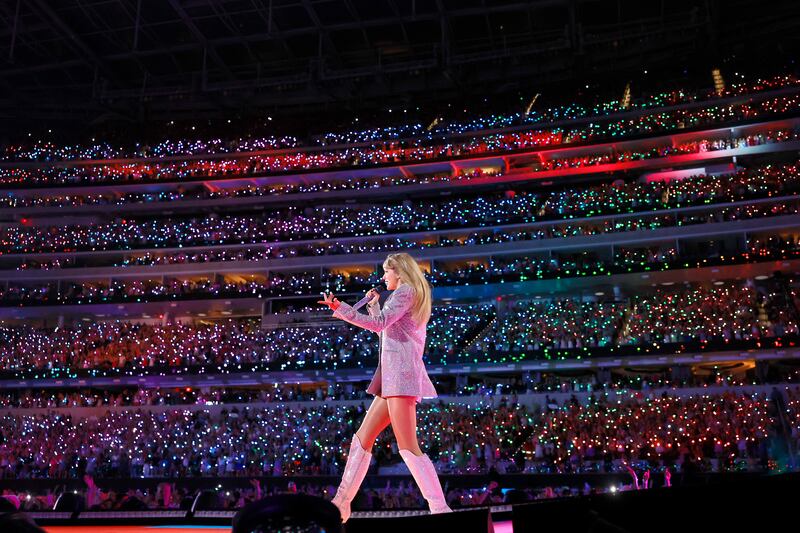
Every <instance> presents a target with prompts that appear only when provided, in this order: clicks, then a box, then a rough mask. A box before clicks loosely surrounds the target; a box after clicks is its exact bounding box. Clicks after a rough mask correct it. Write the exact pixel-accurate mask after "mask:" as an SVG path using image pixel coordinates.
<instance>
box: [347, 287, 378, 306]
mask: <svg viewBox="0 0 800 533" xmlns="http://www.w3.org/2000/svg"><path fill="white" fill-rule="evenodd" d="M373 289H374V290H377V289H376V288H375V287H373V288H372V289H370V290H373ZM367 292H369V291H367ZM369 301H370V297H369V296H364V297H363V298H361V299H360V300H359V301H358V303H357V304H356V305H354V306H353V309H355V310H358V309H361V308H362V307H364V306H365V305H367V302H369Z"/></svg>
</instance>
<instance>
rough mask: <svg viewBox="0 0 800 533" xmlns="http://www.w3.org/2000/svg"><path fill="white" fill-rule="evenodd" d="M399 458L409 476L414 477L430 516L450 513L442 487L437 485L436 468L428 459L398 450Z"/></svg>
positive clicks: (424, 456) (408, 451) (425, 456)
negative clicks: (406, 468) (408, 471)
mask: <svg viewBox="0 0 800 533" xmlns="http://www.w3.org/2000/svg"><path fill="white" fill-rule="evenodd" d="M400 456H401V457H402V458H403V461H405V463H406V466H408V469H409V470H410V471H411V475H412V476H414V481H416V482H417V486H418V487H419V490H420V492H422V497H423V498H425V499H426V500H427V501H428V507H429V508H430V510H431V514H438V513H449V512H452V509H450V507H448V505H447V501H446V500H445V497H444V492H442V485H441V483H439V476H438V475H436V468H434V466H433V463H432V462H431V460H430V458H429V457H428V456H427V455H425V454H422V455H420V456H417V455H414V454H413V453H412V452H411V451H410V450H400Z"/></svg>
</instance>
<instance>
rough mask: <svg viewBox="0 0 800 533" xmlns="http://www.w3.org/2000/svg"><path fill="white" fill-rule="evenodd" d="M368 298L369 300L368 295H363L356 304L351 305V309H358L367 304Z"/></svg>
mask: <svg viewBox="0 0 800 533" xmlns="http://www.w3.org/2000/svg"><path fill="white" fill-rule="evenodd" d="M369 300H370V298H369V296H364V297H363V298H361V299H360V300H359V301H358V303H357V304H356V305H354V306H353V309H354V310H356V311H358V310H359V309H361V308H362V307H364V306H365V305H367V302H369Z"/></svg>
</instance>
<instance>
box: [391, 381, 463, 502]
mask: <svg viewBox="0 0 800 533" xmlns="http://www.w3.org/2000/svg"><path fill="white" fill-rule="evenodd" d="M386 401H387V402H388V404H389V418H390V419H391V422H392V430H393V431H394V436H395V438H397V447H398V448H400V457H402V458H403V461H404V462H405V463H406V466H408V470H409V471H410V472H411V475H412V476H413V477H414V481H416V483H417V486H418V487H419V490H420V492H421V493H422V496H423V497H424V498H425V499H426V500H427V501H428V507H429V508H430V511H431V514H437V513H447V512H450V507H448V506H447V501H446V500H445V496H444V491H443V490H442V485H441V483H439V476H438V475H437V474H436V468H435V467H434V466H433V463H432V462H431V460H430V458H429V457H428V456H427V455H425V454H424V453H422V450H420V449H419V444H418V443H417V402H416V398H414V397H413V396H393V397H390V398H387V399H386Z"/></svg>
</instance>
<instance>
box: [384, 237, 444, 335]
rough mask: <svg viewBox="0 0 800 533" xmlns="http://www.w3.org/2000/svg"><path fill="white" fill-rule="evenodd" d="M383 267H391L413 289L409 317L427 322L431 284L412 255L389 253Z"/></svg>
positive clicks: (430, 299) (417, 321) (420, 322)
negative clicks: (412, 303)
mask: <svg viewBox="0 0 800 533" xmlns="http://www.w3.org/2000/svg"><path fill="white" fill-rule="evenodd" d="M383 268H384V269H386V268H393V269H394V271H395V272H396V273H397V276H398V277H399V278H400V281H401V282H403V283H407V284H409V285H410V286H411V288H412V289H414V294H415V297H414V305H412V306H411V317H412V318H413V319H414V321H415V322H416V323H417V324H427V323H428V320H430V318H431V305H432V301H433V298H432V297H431V286H430V284H429V283H428V280H427V279H425V273H424V272H423V271H422V269H421V268H420V267H419V264H417V262H416V261H415V260H414V258H413V257H411V256H410V255H408V254H407V253H405V252H400V253H396V254H389V255H388V256H387V257H386V260H385V261H384V262H383Z"/></svg>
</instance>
